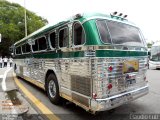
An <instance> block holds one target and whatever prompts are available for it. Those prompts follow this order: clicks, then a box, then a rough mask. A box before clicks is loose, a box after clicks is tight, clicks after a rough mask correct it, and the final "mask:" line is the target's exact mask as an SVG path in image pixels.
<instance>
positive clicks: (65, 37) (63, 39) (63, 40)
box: [59, 27, 69, 47]
mask: <svg viewBox="0 0 160 120" xmlns="http://www.w3.org/2000/svg"><path fill="white" fill-rule="evenodd" d="M68 42H69V32H68V28H67V27H66V28H63V29H61V30H60V31H59V47H67V46H68Z"/></svg>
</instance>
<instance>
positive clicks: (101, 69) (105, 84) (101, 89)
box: [92, 59, 113, 99]
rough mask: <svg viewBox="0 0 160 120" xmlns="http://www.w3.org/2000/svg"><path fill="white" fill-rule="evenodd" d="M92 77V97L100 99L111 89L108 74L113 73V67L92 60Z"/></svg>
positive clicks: (103, 62) (104, 62) (101, 60)
mask: <svg viewBox="0 0 160 120" xmlns="http://www.w3.org/2000/svg"><path fill="white" fill-rule="evenodd" d="M92 67H93V69H92V75H93V79H94V80H93V82H94V86H93V94H92V97H93V98H94V99H96V98H102V97H103V96H106V95H107V92H108V90H111V89H112V86H113V85H112V84H111V83H109V80H108V73H109V72H112V71H113V67H112V66H109V65H108V62H107V61H105V59H104V61H103V59H100V60H94V65H93V66H92Z"/></svg>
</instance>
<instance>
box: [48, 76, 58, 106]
mask: <svg viewBox="0 0 160 120" xmlns="http://www.w3.org/2000/svg"><path fill="white" fill-rule="evenodd" d="M46 84H47V85H46V89H47V95H48V98H49V99H50V101H51V102H52V103H53V104H59V103H60V95H59V86H58V81H57V79H56V77H55V75H54V74H50V75H49V76H48V78H47V83H46Z"/></svg>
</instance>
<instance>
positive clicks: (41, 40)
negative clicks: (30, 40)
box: [38, 37, 47, 50]
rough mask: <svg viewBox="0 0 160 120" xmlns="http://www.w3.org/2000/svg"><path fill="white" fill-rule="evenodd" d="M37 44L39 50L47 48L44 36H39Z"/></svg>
mask: <svg viewBox="0 0 160 120" xmlns="http://www.w3.org/2000/svg"><path fill="white" fill-rule="evenodd" d="M38 44H39V50H45V49H47V43H46V38H45V37H41V38H39V39H38Z"/></svg>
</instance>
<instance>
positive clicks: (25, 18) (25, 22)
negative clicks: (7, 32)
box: [24, 0, 27, 37]
mask: <svg viewBox="0 0 160 120" xmlns="http://www.w3.org/2000/svg"><path fill="white" fill-rule="evenodd" d="M24 24H25V37H26V36H27V17H26V1H25V0H24Z"/></svg>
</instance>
